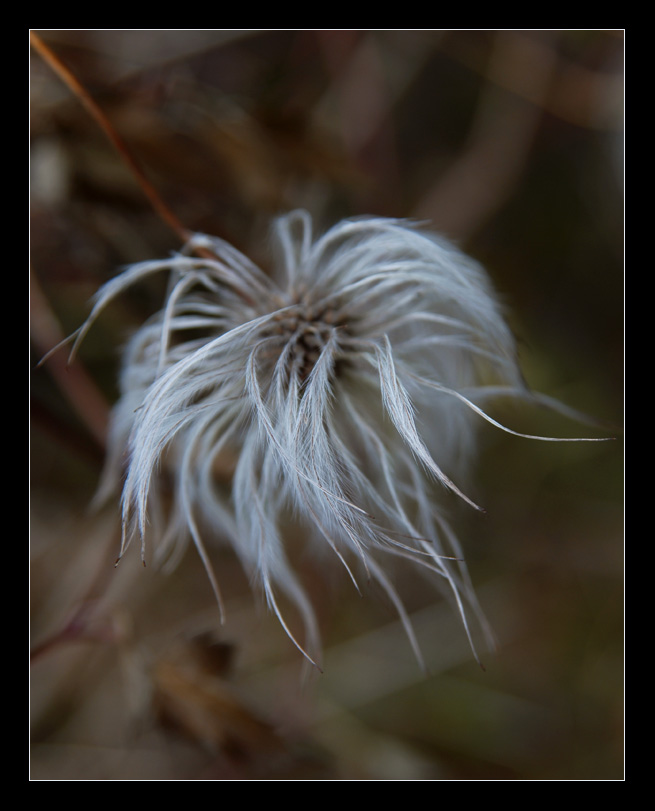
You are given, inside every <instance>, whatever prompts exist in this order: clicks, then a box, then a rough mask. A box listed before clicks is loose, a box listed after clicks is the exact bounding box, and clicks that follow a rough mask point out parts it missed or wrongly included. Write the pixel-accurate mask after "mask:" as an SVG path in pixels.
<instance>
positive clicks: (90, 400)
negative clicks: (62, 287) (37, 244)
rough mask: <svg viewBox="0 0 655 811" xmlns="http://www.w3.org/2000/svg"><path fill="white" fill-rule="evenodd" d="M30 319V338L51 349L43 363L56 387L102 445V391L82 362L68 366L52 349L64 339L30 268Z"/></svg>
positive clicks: (42, 349)
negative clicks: (82, 366) (82, 365)
mask: <svg viewBox="0 0 655 811" xmlns="http://www.w3.org/2000/svg"><path fill="white" fill-rule="evenodd" d="M30 310H31V313H30V321H31V331H32V340H33V341H34V343H35V346H36V348H37V349H38V351H39V354H40V355H41V356H44V355H46V353H48V352H50V354H49V355H48V357H47V359H46V360H45V365H46V367H47V368H48V370H49V371H50V374H51V375H52V377H53V378H54V379H55V381H56V383H57V385H58V386H59V389H60V390H61V391H62V393H63V394H64V396H65V397H66V399H67V400H68V401H69V403H70V404H71V406H72V407H73V409H74V410H75V412H76V413H77V414H78V416H79V417H80V419H81V420H82V422H83V423H84V425H85V426H86V427H87V429H88V430H89V432H90V434H91V435H92V436H93V438H94V439H95V440H96V442H97V443H98V445H99V446H100V447H101V448H103V449H104V447H105V440H106V436H107V425H108V423H109V406H108V404H107V401H106V399H105V397H104V396H103V394H102V393H101V392H100V390H99V389H98V388H97V387H96V385H95V384H94V382H93V381H92V380H91V378H90V377H89V376H88V375H87V374H86V372H85V371H84V369H82V368H81V366H79V364H78V365H76V366H69V365H68V362H67V360H66V359H65V357H64V356H63V354H62V353H60V352H51V350H52V348H53V347H56V346H58V345H59V344H61V343H62V342H63V341H64V340H65V336H64V334H63V332H62V330H61V328H60V326H59V324H58V323H57V319H56V318H55V316H54V314H53V312H52V310H51V309H50V306H49V305H48V302H47V299H46V297H45V295H44V293H43V291H42V289H41V286H40V285H39V282H38V281H37V279H36V278H35V277H34V274H33V273H31V272H30Z"/></svg>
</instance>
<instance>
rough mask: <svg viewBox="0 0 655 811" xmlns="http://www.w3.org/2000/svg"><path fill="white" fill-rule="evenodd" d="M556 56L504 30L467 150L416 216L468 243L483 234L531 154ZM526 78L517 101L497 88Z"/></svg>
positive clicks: (427, 196) (552, 52)
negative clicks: (508, 79)
mask: <svg viewBox="0 0 655 811" xmlns="http://www.w3.org/2000/svg"><path fill="white" fill-rule="evenodd" d="M556 67H557V56H556V54H555V51H554V50H553V49H549V48H544V47H542V46H541V45H538V46H535V43H534V42H533V40H532V39H529V38H527V37H523V36H517V35H516V34H515V33H513V32H512V33H507V32H499V34H498V35H497V37H496V42H495V47H494V51H493V54H492V56H491V60H490V63H489V65H488V68H487V73H486V76H485V78H488V79H489V80H490V82H489V84H487V85H486V92H485V93H484V95H483V96H482V99H481V101H480V103H479V105H478V109H477V111H476V117H475V120H474V122H473V126H472V128H471V133H470V137H469V143H468V147H466V148H465V149H464V152H463V153H462V154H461V155H460V157H459V158H458V159H456V160H455V161H453V163H452V164H451V165H450V167H449V168H448V169H447V170H446V172H444V174H442V175H441V177H440V178H439V179H438V181H437V183H436V184H435V185H434V186H433V188H432V189H430V190H429V191H428V192H427V193H426V194H425V195H424V197H423V199H422V200H420V201H419V203H418V205H417V206H416V208H415V210H414V212H413V214H414V216H416V217H418V218H421V219H423V218H425V219H430V220H432V221H433V222H434V223H435V224H436V226H437V227H438V228H439V230H440V231H443V232H445V233H446V234H448V235H449V236H451V237H454V238H457V239H463V238H466V237H468V236H469V235H470V234H472V233H474V232H475V231H476V230H478V229H479V228H480V227H481V225H482V224H483V223H484V222H485V221H486V220H487V219H488V218H489V217H490V216H491V215H492V214H493V213H494V212H495V211H496V210H497V209H498V208H499V207H500V206H501V205H502V203H503V202H504V200H505V199H506V198H507V197H508V195H509V194H510V192H511V190H512V188H513V186H514V184H515V182H516V181H517V179H518V178H519V176H520V174H521V171H522V170H523V168H524V166H525V163H526V161H527V158H528V156H529V154H530V148H531V146H532V141H533V138H534V135H535V132H536V129H537V125H538V123H539V119H540V118H541V115H542V110H543V108H542V105H541V103H540V102H541V101H542V100H544V99H545V98H546V96H547V93H548V90H549V88H550V85H551V82H552V79H553V75H554V72H555V69H556ZM517 75H518V76H521V77H522V80H521V81H522V87H523V90H524V93H523V95H524V96H526V97H529V98H530V102H526V101H524V100H523V99H517V98H516V97H515V96H514V95H510V94H507V93H506V92H505V91H501V92H499V91H498V88H497V86H496V85H497V84H499V82H502V81H504V79H505V78H506V77H510V76H517Z"/></svg>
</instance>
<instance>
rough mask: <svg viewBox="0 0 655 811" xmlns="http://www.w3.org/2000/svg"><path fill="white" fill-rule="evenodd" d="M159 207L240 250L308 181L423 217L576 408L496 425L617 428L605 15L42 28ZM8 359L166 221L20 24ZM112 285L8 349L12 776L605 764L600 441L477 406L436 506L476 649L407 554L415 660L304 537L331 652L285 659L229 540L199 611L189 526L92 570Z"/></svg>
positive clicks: (518, 413) (610, 751)
mask: <svg viewBox="0 0 655 811" xmlns="http://www.w3.org/2000/svg"><path fill="white" fill-rule="evenodd" d="M38 33H39V34H40V36H41V37H42V38H43V40H44V41H45V42H46V43H48V44H49V46H50V47H51V48H52V49H53V50H54V51H55V52H56V53H57V55H58V56H59V58H60V59H61V60H62V62H63V63H64V64H65V65H67V66H68V67H69V68H70V69H71V70H72V71H73V72H74V74H75V75H76V76H77V77H78V79H79V80H80V81H81V82H82V83H83V84H84V85H85V87H86V88H87V89H88V90H89V91H90V92H91V94H92V95H93V97H94V98H95V99H96V101H97V102H98V104H99V105H100V106H101V108H102V109H103V110H104V112H105V113H106V114H107V116H108V117H109V119H110V120H111V122H112V123H113V126H114V127H115V129H116V131H117V132H118V133H119V134H120V135H121V137H122V138H124V139H125V141H126V142H127V143H128V144H129V146H130V148H131V149H132V150H133V152H134V154H135V155H136V156H137V157H138V159H139V161H140V162H141V164H142V165H143V166H144V168H145V170H146V172H147V174H148V177H149V178H150V180H151V181H152V183H153V184H154V186H155V187H156V188H157V189H158V191H159V192H160V194H161V196H162V197H163V199H164V200H165V201H166V203H167V204H168V206H169V207H170V208H171V209H172V210H173V211H174V212H175V214H176V215H177V216H178V217H179V219H180V220H181V221H182V222H183V223H184V225H185V226H186V227H187V228H189V229H192V230H201V231H205V232H208V233H212V234H218V235H220V236H222V237H225V238H227V239H229V240H231V241H232V242H233V243H234V244H236V245H237V247H239V248H240V249H242V250H244V251H246V252H247V253H248V254H249V255H250V256H251V257H252V258H253V259H255V260H256V261H259V262H260V263H262V264H265V262H266V248H267V243H266V229H267V226H268V223H269V221H270V218H271V217H272V216H274V215H275V214H277V213H280V212H282V211H285V210H288V209H290V208H295V207H306V208H308V209H309V210H310V211H311V213H312V214H313V216H314V218H315V221H316V222H317V224H318V225H319V226H320V227H329V226H330V225H331V224H332V223H333V222H335V221H336V220H338V219H340V218H341V217H344V216H351V215H356V214H364V213H368V214H383V215H390V216H400V217H418V218H421V219H427V220H430V221H432V223H433V225H434V228H435V230H438V231H441V232H442V233H444V234H446V235H447V236H449V237H451V238H452V239H454V240H456V241H457V242H458V243H459V244H460V245H461V246H462V247H463V248H464V250H466V251H467V252H468V253H470V254H471V255H473V256H474V257H476V258H477V259H479V260H480V261H482V262H483V263H484V264H485V266H486V267H487V269H488V270H489V273H490V275H491V276H492V278H493V280H494V283H495V285H496V287H497V289H498V291H499V293H500V294H501V295H502V297H503V300H504V301H505V302H506V304H507V307H508V311H509V313H510V315H509V317H510V321H511V323H512V326H513V328H514V329H515V331H516V334H517V337H518V339H519V342H520V347H521V358H522V365H523V368H524V371H525V375H526V378H527V380H528V382H529V383H530V385H531V386H532V387H533V388H535V389H536V390H538V391H542V392H545V393H547V394H549V395H552V396H555V397H557V398H559V399H561V400H562V401H563V402H565V403H567V404H568V405H571V406H573V407H575V408H578V409H580V410H582V411H584V412H585V413H587V414H589V415H591V416H592V417H594V418H597V419H598V420H602V421H604V422H605V423H606V424H607V425H608V426H610V427H608V428H607V429H601V430H598V429H597V428H596V427H594V426H584V425H583V426H580V425H576V424H571V423H570V422H568V421H566V420H564V419H563V418H561V417H557V416H553V415H548V414H545V413H542V412H540V411H538V410H535V409H525V408H518V407H514V408H512V409H511V410H510V409H505V410H503V411H496V412H494V414H495V416H497V417H499V418H501V419H503V420H504V421H505V422H507V423H509V424H510V425H511V426H512V427H513V428H516V429H517V430H524V431H528V432H530V433H550V434H552V435H562V436H564V435H566V436H577V435H593V436H597V435H607V434H612V435H618V436H620V428H618V427H617V426H620V425H621V424H622V403H623V342H622V338H623V243H622V240H623V133H622V129H623V128H622V122H623V111H622V104H623V48H624V43H623V34H622V32H621V31H585V30H581V31H471V30H464V31H393V30H391V31H168V30H166V31H120V30H118V31H84V30H76V31H40V32H38ZM31 71H32V73H31V87H32V111H31V116H32V117H31V128H32V161H31V169H32V234H31V236H32V257H31V263H32V274H33V276H32V333H33V349H34V363H36V361H38V359H39V358H40V357H41V356H42V355H43V354H44V353H45V352H46V351H47V350H48V349H50V348H51V347H52V346H53V345H54V344H55V343H56V342H57V340H59V338H60V337H63V336H65V335H67V334H70V333H71V332H72V331H73V330H74V329H76V328H77V327H78V326H79V325H80V324H81V323H82V321H83V320H84V318H85V315H86V314H87V312H88V301H89V298H90V296H91V295H92V294H93V293H94V292H95V290H96V289H97V288H98V286H99V285H100V284H101V283H102V282H104V281H105V280H107V279H109V278H111V277H112V276H113V275H115V273H116V272H117V269H118V268H119V267H120V266H121V265H125V264H128V263H132V262H135V261H138V260H142V259H150V258H159V257H162V256H165V255H167V254H168V253H169V252H170V251H171V250H175V249H176V248H178V247H179V241H178V240H177V239H176V237H175V235H174V234H172V233H171V232H170V230H169V229H167V227H166V225H165V224H164V223H163V222H162V221H161V220H160V219H159V218H158V217H157V215H156V214H155V213H154V212H153V210H152V208H151V207H150V205H149V204H148V202H147V201H146V199H145V198H144V196H143V194H142V192H141V190H140V188H139V187H138V185H137V184H136V182H135V179H134V177H133V176H132V175H131V174H130V172H129V171H128V169H127V168H126V166H125V164H124V162H122V161H121V159H120V157H119V156H118V155H117V153H116V152H115V151H114V150H113V149H112V147H111V146H110V144H109V143H108V141H107V139H106V137H105V136H104V134H103V133H102V131H101V130H100V129H99V127H98V125H97V124H96V122H95V121H93V120H92V119H91V118H90V116H89V114H88V113H87V112H86V111H85V110H84V109H83V107H82V106H81V105H80V102H79V100H78V99H76V98H75V97H74V96H73V95H72V94H71V92H70V90H69V89H68V88H67V87H65V86H64V85H63V84H62V82H61V81H60V80H59V78H58V77H57V76H55V75H54V74H53V72H52V71H51V69H50V68H49V67H48V66H47V65H46V64H45V63H44V62H43V61H42V60H41V58H40V57H39V56H38V55H37V54H36V53H34V52H33V53H32V65H31ZM161 293H162V290H161V286H160V284H158V283H157V282H153V283H152V284H151V285H150V286H149V285H142V286H140V287H139V288H135V289H134V290H133V291H132V292H130V294H129V295H127V296H124V297H123V298H122V299H121V300H120V301H119V302H117V303H116V304H115V305H113V306H112V308H111V309H110V310H109V311H108V312H107V314H106V315H105V316H104V317H103V318H102V319H101V321H100V322H99V323H98V324H97V325H96V327H95V328H94V329H93V330H92V332H91V333H90V335H89V337H88V338H87V340H86V342H85V344H84V345H83V347H82V351H81V353H80V358H79V360H78V361H77V362H76V363H75V364H74V365H73V366H72V367H70V368H69V369H67V368H65V359H66V353H65V351H64V352H63V353H58V354H57V355H55V356H54V357H53V358H52V360H51V361H49V362H48V363H46V364H45V365H44V366H42V367H39V368H35V369H33V371H32V377H31V387H32V401H33V407H32V504H31V506H32V518H31V550H32V592H31V596H32V647H33V650H34V662H33V668H32V693H31V708H32V777H33V779H69V780H80V779H103V780H105V779H106V780H113V779H247V780H251V779H330V780H331V779H376V780H377V779H467V780H476V779H493V780H496V779H506V780H525V779H598V780H605V779H612V780H615V779H621V778H622V776H623V742H622V731H623V571H622V564H623V483H622V473H623V463H622V461H623V455H622V442H621V440H620V439H619V440H617V441H616V442H607V443H588V444H587V443H583V444H575V443H566V444H553V443H538V442H531V441H529V440H523V439H518V438H516V437H510V436H507V435H505V434H501V433H500V432H496V431H494V430H493V429H491V428H490V427H488V428H487V427H486V426H485V427H483V428H482V429H481V432H480V447H481V457H480V466H479V469H478V471H476V474H475V484H474V489H475V493H474V495H475V496H476V497H477V499H478V500H479V501H480V502H481V503H482V504H483V505H484V506H485V507H486V508H487V511H488V515H487V516H486V517H484V518H481V517H480V516H477V515H471V514H469V513H468V512H467V511H466V510H460V509H459V508H458V506H457V505H455V504H452V505H451V504H449V505H448V507H449V509H450V510H451V514H452V516H453V518H454V521H455V523H456V526H457V528H458V533H459V536H460V539H461V540H462V543H463V547H464V550H465V552H466V555H467V560H468V562H469V565H470V569H471V573H472V577H473V580H474V583H475V584H476V587H477V590H478V595H479V598H480V602H481V604H482V606H483V608H484V610H485V612H486V613H487V615H488V618H489V621H490V622H491V624H492V626H493V628H494V631H495V633H496V635H497V638H498V650H497V652H496V654H493V653H487V654H485V655H483V657H482V658H483V660H484V662H485V665H486V672H483V671H481V670H480V668H478V666H477V665H476V663H475V661H474V659H473V657H472V656H471V653H470V650H469V648H468V645H467V642H466V637H465V635H464V632H463V630H462V628H461V625H460V622H459V620H458V618H457V616H456V615H455V613H454V612H453V611H452V610H451V609H450V608H449V607H448V606H447V605H445V604H443V603H442V602H439V601H437V600H436V599H435V595H434V592H433V590H431V589H430V588H429V586H428V584H425V583H423V582H422V581H421V582H416V576H415V575H414V574H413V573H412V572H411V571H399V572H397V574H396V578H397V582H398V583H399V588H400V590H401V593H402V594H403V596H405V597H406V598H407V606H408V609H409V610H410V611H411V612H412V615H413V618H414V621H415V623H416V627H417V633H418V636H419V640H420V642H421V645H422V647H423V650H424V654H425V657H426V660H427V661H428V663H429V666H430V670H431V675H430V676H428V677H425V676H424V675H423V674H422V673H421V671H420V670H419V668H418V666H417V665H416V662H415V660H414V658H413V656H412V652H411V649H410V647H409V645H408V643H407V641H406V639H405V638H404V636H403V633H402V631H401V630H400V629H399V627H398V623H397V620H396V616H395V614H394V612H393V609H392V607H390V606H389V605H388V604H387V602H386V601H385V599H384V598H383V596H381V595H379V594H377V593H366V594H365V595H364V597H363V598H360V597H359V596H358V595H357V594H356V593H354V591H353V589H352V587H351V585H350V583H349V582H348V581H347V578H346V577H344V576H343V573H342V571H340V570H339V569H338V568H337V567H335V570H334V572H332V571H331V569H330V567H326V566H325V563H324V561H321V560H317V559H315V558H313V557H306V556H302V557H300V559H299V560H298V565H299V566H300V568H301V569H302V571H303V577H304V578H305V581H306V582H308V583H309V584H310V590H311V593H312V599H313V601H314V603H315V604H316V605H317V607H318V611H319V616H320V621H321V627H322V633H323V636H324V642H325V659H324V665H325V673H324V674H323V675H322V676H320V677H314V678H311V679H310V680H309V682H308V683H306V684H305V685H304V686H303V685H302V684H301V680H300V676H299V674H300V671H301V663H300V661H299V656H298V653H297V651H296V650H295V649H294V648H293V647H292V646H291V645H290V644H289V642H288V640H287V638H286V637H285V636H284V633H283V632H282V631H281V629H280V628H279V627H278V624H277V622H276V620H275V619H274V618H273V617H271V616H269V615H268V614H267V613H266V611H265V610H264V609H263V608H262V605H261V600H258V599H254V598H253V596H252V594H251V591H250V586H249V584H248V582H247V579H246V578H245V577H244V575H243V574H242V573H241V571H240V570H239V567H238V565H237V563H236V562H235V560H234V559H233V557H232V556H231V554H230V552H229V550H220V549H216V550H214V563H215V566H216V569H217V572H218V575H219V580H220V582H221V586H222V588H223V589H224V591H225V597H226V603H227V623H226V625H225V626H224V627H223V628H222V629H220V630H219V629H217V627H216V626H217V617H216V610H215V606H214V602H213V597H212V594H211V589H210V588H209V584H208V583H207V581H206V577H205V574H204V571H203V568H202V566H201V564H200V562H199V560H198V558H197V556H196V555H195V553H194V552H193V551H192V550H189V552H188V553H187V555H186V556H185V557H184V559H183V561H182V563H181V565H180V566H179V568H178V569H176V570H175V571H174V572H173V573H170V574H166V573H161V572H156V571H154V570H153V568H152V567H149V568H146V569H144V568H143V567H142V566H141V564H140V562H139V555H138V551H137V550H131V553H130V554H128V555H127V556H126V558H125V559H124V560H123V561H122V563H121V565H120V566H119V567H118V568H117V569H114V568H113V562H114V560H115V557H116V554H117V549H118V535H117V513H118V510H117V507H115V506H110V507H109V508H107V509H106V510H104V511H102V512H100V513H97V514H93V513H91V512H89V509H88V505H89V502H90V500H91V498H92V496H93V493H94V489H95V486H96V484H97V481H98V476H99V473H100V470H101V465H102V459H103V437H104V426H105V421H106V416H107V410H108V408H109V407H110V406H111V404H112V402H113V401H114V399H115V397H116V382H115V381H116V371H117V364H118V357H119V349H120V346H121V345H122V343H123V342H124V340H125V338H126V336H127V335H128V334H129V330H130V329H131V328H133V327H134V326H136V325H138V324H140V323H141V322H142V321H143V320H144V318H146V317H147V316H149V315H150V314H151V313H152V312H154V311H155V310H156V309H158V307H159V305H160V303H161Z"/></svg>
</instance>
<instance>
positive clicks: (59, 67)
mask: <svg viewBox="0 0 655 811" xmlns="http://www.w3.org/2000/svg"><path fill="white" fill-rule="evenodd" d="M30 41H31V43H32V47H33V48H34V49H35V50H36V51H37V52H38V53H39V55H40V56H41V57H42V58H43V60H44V61H45V62H47V63H48V65H49V66H50V67H51V68H52V69H53V70H54V72H55V73H56V74H57V75H58V76H59V78H60V79H61V80H62V81H63V82H64V83H65V84H66V85H67V86H68V87H69V89H70V90H71V91H72V92H73V93H74V94H75V95H76V96H77V98H78V99H79V100H80V102H81V103H82V104H83V105H84V107H85V108H86V109H87V110H88V112H89V113H90V114H91V115H92V116H93V118H94V119H95V120H96V121H97V123H98V124H99V125H100V127H101V129H102V130H103V132H104V133H105V135H106V136H107V137H108V138H109V140H110V141H111V143H112V144H113V146H114V147H115V149H116V150H117V151H118V153H119V154H120V156H121V158H122V159H123V160H124V161H125V163H126V164H127V165H128V166H129V168H130V170H131V172H132V173H133V174H134V177H135V178H136V180H137V182H138V184H139V186H141V189H142V190H143V192H144V194H145V195H146V197H147V198H148V200H149V201H150V204H151V205H152V207H153V208H154V209H155V211H156V212H157V214H158V215H159V216H160V217H161V219H162V220H163V221H164V222H165V223H166V225H168V226H169V228H171V229H172V230H173V231H174V232H175V234H176V235H177V236H178V237H179V239H180V240H181V241H182V242H187V241H188V239H189V237H190V236H191V234H190V232H189V231H188V230H187V229H186V228H185V227H184V226H183V225H182V223H181V222H180V221H179V219H178V218H177V217H176V216H175V214H173V212H172V211H171V210H170V209H169V208H168V206H167V205H166V204H165V203H164V201H163V200H162V199H161V197H160V196H159V194H158V193H157V191H156V190H155V188H154V187H153V186H152V184H151V183H150V181H149V180H148V178H147V177H146V176H145V173H144V172H143V170H142V169H141V167H140V166H139V164H138V163H137V161H136V159H135V158H134V156H133V155H132V153H131V152H130V150H129V149H128V147H127V146H126V144H125V142H124V141H123V139H122V138H121V137H120V136H119V135H118V133H117V132H116V130H115V129H114V128H113V126H112V124H111V122H110V121H109V119H108V118H107V116H106V115H105V114H104V113H103V112H102V110H101V109H100V108H99V107H98V105H97V104H96V103H95V101H94V100H93V99H92V98H91V96H90V94H89V93H88V91H87V90H86V89H85V88H84V87H83V86H82V85H81V84H80V82H79V81H78V80H77V78H76V77H75V76H74V75H73V74H72V73H71V72H70V70H68V68H67V67H66V66H65V65H63V64H62V63H61V61H60V60H59V58H58V57H57V56H56V55H55V54H54V53H53V52H52V51H51V50H50V48H49V47H48V46H47V45H46V44H45V43H44V42H43V40H42V39H41V37H40V36H39V35H38V34H36V33H34V31H30Z"/></svg>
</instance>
